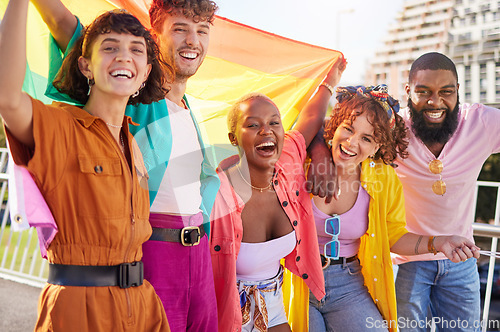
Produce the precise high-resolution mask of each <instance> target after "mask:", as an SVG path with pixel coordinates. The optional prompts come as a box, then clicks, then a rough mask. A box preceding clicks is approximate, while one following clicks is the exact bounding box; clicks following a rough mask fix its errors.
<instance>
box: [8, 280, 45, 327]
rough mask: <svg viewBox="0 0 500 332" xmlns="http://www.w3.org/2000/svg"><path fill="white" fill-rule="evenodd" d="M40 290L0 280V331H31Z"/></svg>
mask: <svg viewBox="0 0 500 332" xmlns="http://www.w3.org/2000/svg"><path fill="white" fill-rule="evenodd" d="M41 291H42V289H41V288H38V287H33V286H29V285H25V284H21V283H18V282H15V281H11V280H7V279H3V278H0V331H2V332H28V331H33V328H34V327H35V323H36V317H37V307H38V296H39V295H40V292H41Z"/></svg>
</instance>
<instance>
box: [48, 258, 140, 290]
mask: <svg viewBox="0 0 500 332" xmlns="http://www.w3.org/2000/svg"><path fill="white" fill-rule="evenodd" d="M143 280H144V268H143V265H142V262H140V261H139V262H132V263H123V264H120V265H111V266H108V265H104V266H103V265H64V264H49V278H48V280H47V282H48V283H49V284H54V285H61V286H84V287H104V286H119V287H120V288H129V287H136V286H140V285H142V282H143Z"/></svg>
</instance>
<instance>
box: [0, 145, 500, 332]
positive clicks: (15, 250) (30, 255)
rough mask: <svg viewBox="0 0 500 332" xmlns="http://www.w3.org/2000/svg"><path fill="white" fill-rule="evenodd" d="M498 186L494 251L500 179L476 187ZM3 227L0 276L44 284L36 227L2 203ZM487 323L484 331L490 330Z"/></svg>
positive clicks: (2, 170) (0, 178) (0, 157)
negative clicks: (21, 224) (19, 225)
mask: <svg viewBox="0 0 500 332" xmlns="http://www.w3.org/2000/svg"><path fill="white" fill-rule="evenodd" d="M7 161H8V151H7V149H5V148H0V182H1V189H0V197H3V198H4V201H5V197H6V196H8V182H7V181H8V175H7V173H6V170H7ZM479 187H495V188H497V195H496V205H495V217H494V223H493V224H483V223H474V224H473V228H474V235H475V236H481V237H487V238H491V251H496V250H497V242H498V237H500V194H499V191H500V182H485V181H478V182H477V187H476V198H477V190H478V188H479ZM0 218H1V220H2V226H1V228H0V259H1V263H0V277H2V278H6V279H11V280H14V281H18V282H22V283H27V284H31V285H34V286H38V287H42V286H43V284H44V283H45V281H46V279H47V275H48V264H47V261H46V260H44V259H42V257H41V255H40V250H39V246H38V237H37V234H36V231H35V230H34V228H30V229H29V230H26V231H22V232H14V231H12V229H11V227H10V220H9V219H10V218H9V204H8V200H7V203H5V204H3V205H2V208H1V210H0ZM494 267H495V258H494V257H490V259H489V267H488V277H487V284H486V285H487V286H486V292H485V299H484V307H483V317H482V321H483V322H488V316H489V309H490V303H491V292H492V285H493V276H494ZM486 325H487V324H485V325H484V326H483V331H486V328H487V326H486Z"/></svg>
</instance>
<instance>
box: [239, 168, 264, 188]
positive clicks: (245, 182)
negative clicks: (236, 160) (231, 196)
mask: <svg viewBox="0 0 500 332" xmlns="http://www.w3.org/2000/svg"><path fill="white" fill-rule="evenodd" d="M236 169H237V170H238V173H240V176H241V178H242V179H243V181H245V183H246V184H248V185H249V186H250V187H251V188H252V189H255V190H258V191H260V192H263V191H264V190H268V189H271V186H272V185H273V181H272V180H271V181H269V184H268V185H267V186H266V187H264V188H259V187H256V186H252V184H251V183H249V182H248V181H247V180H246V179H245V177H244V176H243V174H242V173H241V170H240V167H239V166H236Z"/></svg>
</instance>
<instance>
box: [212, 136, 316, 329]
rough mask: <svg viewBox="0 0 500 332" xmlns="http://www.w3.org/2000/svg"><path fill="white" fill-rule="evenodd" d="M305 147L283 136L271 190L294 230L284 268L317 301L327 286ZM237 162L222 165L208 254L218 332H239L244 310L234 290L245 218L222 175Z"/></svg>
mask: <svg viewBox="0 0 500 332" xmlns="http://www.w3.org/2000/svg"><path fill="white" fill-rule="evenodd" d="M305 158H306V146H305V141H304V137H303V136H302V135H301V134H300V132H298V131H289V132H288V133H286V134H285V142H284V146H283V151H282V153H281V156H280V159H279V160H278V162H277V163H276V165H275V175H274V178H273V187H274V190H275V191H276V195H277V196H278V199H279V202H280V203H281V206H282V207H283V210H284V211H285V213H286V215H287V216H288V218H289V219H290V222H291V224H292V226H293V228H294V229H295V234H296V238H297V245H296V246H295V249H294V250H293V251H292V252H291V253H290V254H289V255H288V256H286V257H285V267H286V268H287V269H289V270H290V271H291V272H292V273H294V274H296V275H297V276H300V277H301V278H303V280H304V281H305V283H306V284H307V286H308V287H309V289H310V290H311V291H312V292H313V294H314V296H315V297H316V298H318V299H322V298H323V296H324V295H325V280H324V278H323V270H322V269H321V261H320V257H319V250H318V240H317V235H316V228H315V225H314V218H313V214H312V207H311V200H310V197H309V194H308V193H307V192H306V191H305V190H304V182H305V174H304V168H303V164H304V160H305ZM238 161H239V158H238V156H232V157H229V158H227V159H225V160H223V161H222V162H221V163H220V165H219V168H218V169H217V173H218V175H219V177H220V180H221V186H220V189H219V193H218V194H217V197H216V199H215V204H214V207H213V209H212V215H211V221H212V222H211V232H210V253H211V255H212V266H213V271H214V282H215V292H216V296H217V311H218V319H219V331H223V332H226V331H241V307H240V300H239V296H238V289H237V287H236V259H237V257H238V252H239V250H240V245H241V239H242V237H243V225H242V221H241V212H242V211H243V208H244V207H245V203H244V202H243V200H242V199H241V198H240V197H239V196H238V194H237V193H236V192H235V191H234V189H233V188H232V186H231V184H230V183H229V180H228V179H227V177H226V175H225V173H224V171H223V170H224V169H227V168H228V167H230V166H231V165H234V164H236V163H237V162H238Z"/></svg>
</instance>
